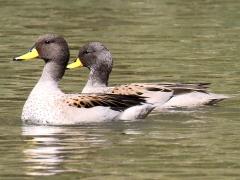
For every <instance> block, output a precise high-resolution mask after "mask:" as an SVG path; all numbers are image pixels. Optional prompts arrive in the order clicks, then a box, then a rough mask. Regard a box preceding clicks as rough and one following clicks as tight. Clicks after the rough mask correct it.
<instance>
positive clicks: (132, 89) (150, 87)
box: [110, 83, 172, 95]
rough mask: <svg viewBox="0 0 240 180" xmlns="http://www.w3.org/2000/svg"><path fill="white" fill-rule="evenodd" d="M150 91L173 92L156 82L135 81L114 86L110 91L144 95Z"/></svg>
mask: <svg viewBox="0 0 240 180" xmlns="http://www.w3.org/2000/svg"><path fill="white" fill-rule="evenodd" d="M149 91H154V92H168V93H169V92H172V90H171V89H170V88H167V87H163V86H158V85H156V84H147V83H134V84H125V85H121V86H115V87H112V88H111V91H110V93H113V94H122V95H143V94H144V93H146V92H149Z"/></svg>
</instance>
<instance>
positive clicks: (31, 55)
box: [13, 48, 39, 61]
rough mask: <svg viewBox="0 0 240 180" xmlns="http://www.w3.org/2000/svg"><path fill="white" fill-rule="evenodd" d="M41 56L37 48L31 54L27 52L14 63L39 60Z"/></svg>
mask: <svg viewBox="0 0 240 180" xmlns="http://www.w3.org/2000/svg"><path fill="white" fill-rule="evenodd" d="M38 56H39V54H38V52H37V50H36V48H33V49H31V50H30V51H29V52H27V53H26V54H23V55H22V56H18V57H15V58H13V60H14V61H27V60H30V59H34V58H37V57H38Z"/></svg>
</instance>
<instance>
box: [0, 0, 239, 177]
mask: <svg viewBox="0 0 240 180" xmlns="http://www.w3.org/2000/svg"><path fill="white" fill-rule="evenodd" d="M239 8H240V2H238V1H233V0H230V1H229V0H219V1H209V0H203V1H194V0H189V1H178V0H170V1H169V0H161V1H158V0H132V1H127V0H121V1H111V0H102V1H97V0H91V1H89V0H82V1H77V0H69V1H64V0H60V1H56V0H53V1H47V0H42V1H23V0H18V1H13V0H8V1H4V0H0V24H1V28H0V38H1V40H0V52H1V53H0V62H1V63H0V69H1V71H0V93H1V97H0V107H1V108H0V132H1V133H0V152H1V153H0V179H34V178H36V177H40V176H41V177H42V176H45V177H46V178H49V179H79V178H84V179H184V180H186V179H238V178H239V175H240V171H239V169H240V142H239V137H240V131H239V128H240V121H239V116H240V112H239V105H240V103H239V102H240V101H239V100H240V98H239V94H240V91H239V75H240V73H239V69H240V61H239V56H240V51H239V47H240V42H239V36H240V21H239V18H240V11H239ZM45 33H56V34H61V35H63V36H64V37H65V38H66V39H67V41H68V42H69V45H70V48H71V58H72V59H73V58H75V56H76V54H77V52H78V48H79V47H80V46H81V45H83V44H84V43H87V42H89V41H101V42H103V43H104V44H105V45H106V46H107V47H108V48H109V49H110V51H111V52H112V54H113V58H114V70H113V73H112V76H111V79H110V80H111V82H110V84H112V85H113V84H121V83H127V82H159V81H170V82H196V81H197V82H210V83H212V86H211V90H212V91H214V92H217V93H223V94H228V95H231V96H232V98H231V99H230V100H227V101H225V102H223V103H221V104H219V105H217V106H213V107H202V108H198V109H193V110H187V111H179V112H178V111H177V112H169V113H166V112H165V113H158V114H154V115H151V116H150V117H148V118H147V119H145V120H141V121H134V122H128V121H126V122H109V123H102V124H91V125H82V126H62V127H61V126H60V127H59V126H50V127H47V126H27V125H23V124H22V123H21V120H20V115H21V110H22V106H23V104H24V102H25V100H26V98H27V96H28V94H29V92H30V91H31V89H32V88H33V86H34V84H35V83H36V81H37V79H38V78H39V76H40V74H41V69H42V67H43V62H42V61H41V60H37V61H32V62H29V63H24V62H22V63H20V62H19V63H18V62H12V61H11V59H12V57H14V56H16V55H20V54H22V53H24V52H26V51H27V49H29V48H30V47H31V46H32V45H33V42H34V40H35V39H36V38H37V37H38V36H39V35H42V34H45ZM87 73H88V71H87V70H86V69H82V70H80V69H79V70H72V71H68V72H66V75H65V77H64V80H63V81H62V82H61V88H62V89H63V90H64V91H65V92H80V90H81V88H82V86H83V85H84V83H85V80H86V78H87Z"/></svg>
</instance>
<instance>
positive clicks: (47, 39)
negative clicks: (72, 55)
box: [13, 34, 69, 66]
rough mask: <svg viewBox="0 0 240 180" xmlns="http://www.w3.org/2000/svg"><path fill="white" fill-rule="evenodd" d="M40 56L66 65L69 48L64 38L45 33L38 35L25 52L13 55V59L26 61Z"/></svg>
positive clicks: (48, 60)
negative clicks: (20, 54) (16, 55)
mask: <svg viewBox="0 0 240 180" xmlns="http://www.w3.org/2000/svg"><path fill="white" fill-rule="evenodd" d="M35 58H41V59H43V60H44V61H45V63H48V62H55V63H57V64H61V65H64V66H66V65H67V63H68V60H69V48H68V44H67V42H66V40H65V39H64V38H63V37H61V36H58V35H54V34H45V35H42V36H40V37H39V38H38V39H37V40H36V42H35V44H34V46H33V47H32V48H31V49H30V50H29V52H27V53H26V54H24V55H22V56H19V57H15V58H14V59H13V60H14V61H27V60H30V59H35Z"/></svg>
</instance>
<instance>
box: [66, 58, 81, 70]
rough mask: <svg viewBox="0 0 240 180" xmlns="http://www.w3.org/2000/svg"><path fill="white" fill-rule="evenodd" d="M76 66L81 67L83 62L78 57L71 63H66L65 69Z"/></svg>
mask: <svg viewBox="0 0 240 180" xmlns="http://www.w3.org/2000/svg"><path fill="white" fill-rule="evenodd" d="M76 67H83V64H82V62H81V60H80V59H79V58H77V59H76V60H75V61H74V62H73V63H71V64H68V65H67V69H74V68H76Z"/></svg>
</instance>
